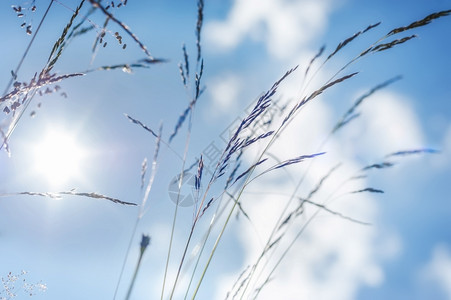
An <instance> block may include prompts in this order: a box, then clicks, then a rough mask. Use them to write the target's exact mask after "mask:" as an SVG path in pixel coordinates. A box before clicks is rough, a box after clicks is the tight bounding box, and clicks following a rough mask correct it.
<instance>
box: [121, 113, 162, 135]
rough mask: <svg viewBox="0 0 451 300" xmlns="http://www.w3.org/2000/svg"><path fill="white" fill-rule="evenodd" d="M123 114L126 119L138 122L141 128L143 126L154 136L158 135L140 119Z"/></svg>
mask: <svg viewBox="0 0 451 300" xmlns="http://www.w3.org/2000/svg"><path fill="white" fill-rule="evenodd" d="M124 116H125V117H126V118H127V119H129V120H130V121H131V122H132V123H135V124H138V125H139V126H141V127H142V128H144V129H145V130H147V131H148V132H150V133H151V134H152V135H153V136H154V137H158V135H157V134H156V133H155V132H154V131H153V130H152V129H150V128H149V127H147V125H145V124H144V123H143V122H141V121H139V120H137V119H135V118H132V117H130V116H129V115H127V114H124Z"/></svg>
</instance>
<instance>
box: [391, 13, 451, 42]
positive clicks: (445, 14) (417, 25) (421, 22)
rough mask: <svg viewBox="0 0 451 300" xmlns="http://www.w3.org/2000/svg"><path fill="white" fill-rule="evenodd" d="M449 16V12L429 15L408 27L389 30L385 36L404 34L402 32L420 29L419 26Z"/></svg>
mask: <svg viewBox="0 0 451 300" xmlns="http://www.w3.org/2000/svg"><path fill="white" fill-rule="evenodd" d="M449 14H451V10H443V11H440V12H436V13H433V14H430V15H428V16H426V17H425V18H423V19H421V20H418V21H415V22H413V23H411V24H410V25H408V26H403V27H398V28H395V29H393V30H391V31H390V32H389V33H388V34H387V36H391V35H394V34H398V33H400V32H404V31H407V30H410V29H414V28H417V27H421V26H424V25H427V24H429V23H431V21H433V20H435V19H438V18H441V17H445V16H448V15H449Z"/></svg>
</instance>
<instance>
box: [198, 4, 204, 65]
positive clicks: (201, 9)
mask: <svg viewBox="0 0 451 300" xmlns="http://www.w3.org/2000/svg"><path fill="white" fill-rule="evenodd" d="M203 21H204V0H198V1H197V23H196V46H197V62H198V63H199V61H200V59H201V57H202V52H201V51H202V49H201V45H200V37H201V30H202V24H203Z"/></svg>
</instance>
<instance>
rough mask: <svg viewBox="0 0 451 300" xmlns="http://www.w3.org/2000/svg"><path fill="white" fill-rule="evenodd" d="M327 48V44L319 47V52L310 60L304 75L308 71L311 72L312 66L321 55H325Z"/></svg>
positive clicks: (305, 74)
mask: <svg viewBox="0 0 451 300" xmlns="http://www.w3.org/2000/svg"><path fill="white" fill-rule="evenodd" d="M325 49H326V46H322V47H321V48H320V49H319V51H318V53H316V55H315V56H314V57H313V58H312V59H311V60H310V63H309V64H308V66H307V68H306V69H305V73H304V76H307V74H308V72H309V70H310V68H311V66H312V65H313V63H314V62H315V61H316V60H317V59H318V58H319V57H321V55H323V53H324V50H325Z"/></svg>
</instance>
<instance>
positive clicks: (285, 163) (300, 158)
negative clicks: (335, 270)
mask: <svg viewBox="0 0 451 300" xmlns="http://www.w3.org/2000/svg"><path fill="white" fill-rule="evenodd" d="M323 154H326V152H320V153H315V154H310V155H301V156H298V157H295V158H292V159H288V160H285V161H283V162H281V163H278V164H276V165H274V166H272V167H271V168H269V169H268V170H266V171H265V173H266V172H269V171H272V170H276V169H280V168H283V167H286V166H289V165H292V164H297V163H300V162H302V161H304V160H305V159H308V158H314V157H317V156H320V155H323Z"/></svg>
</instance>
